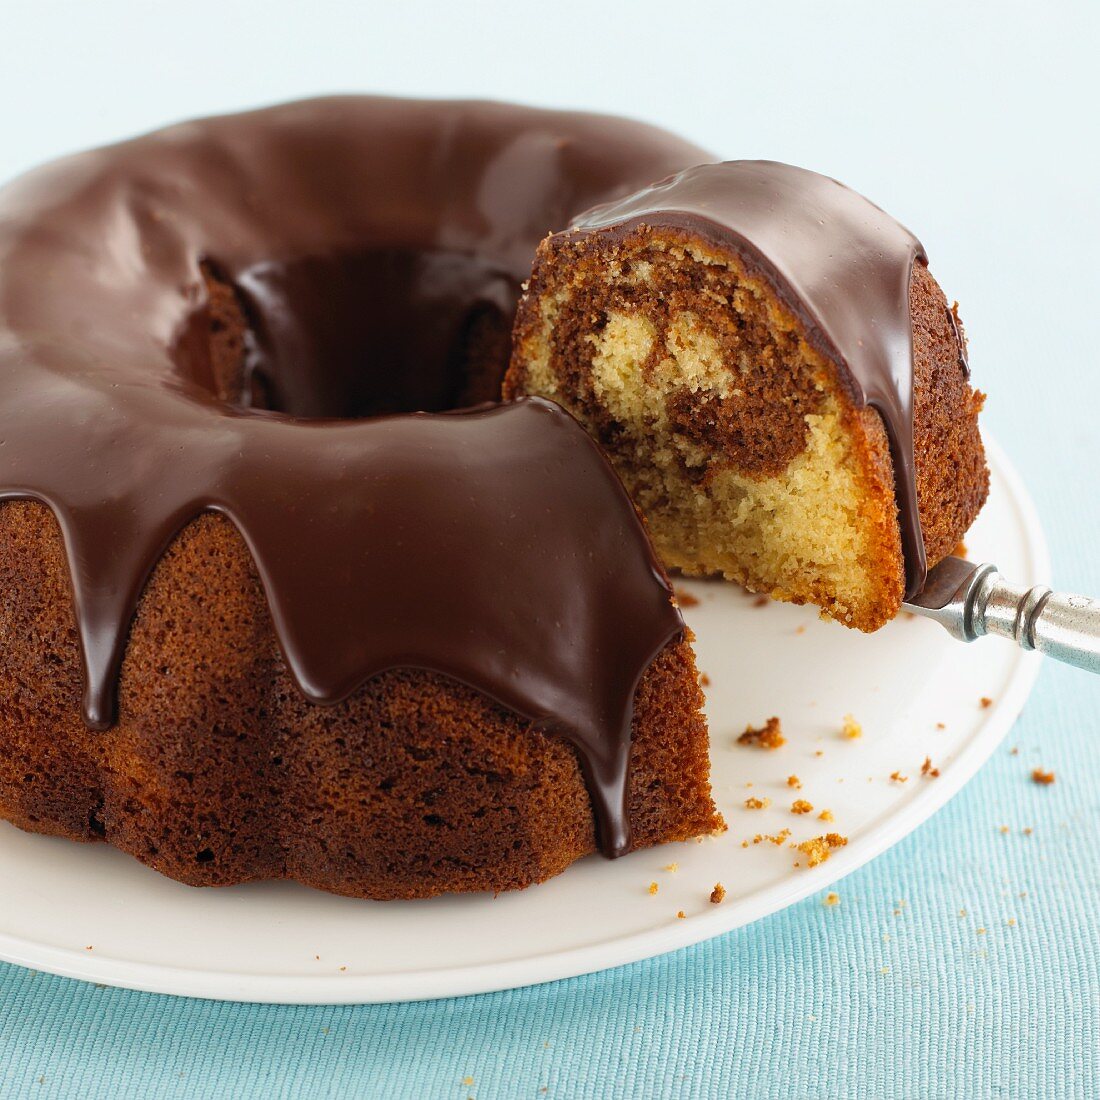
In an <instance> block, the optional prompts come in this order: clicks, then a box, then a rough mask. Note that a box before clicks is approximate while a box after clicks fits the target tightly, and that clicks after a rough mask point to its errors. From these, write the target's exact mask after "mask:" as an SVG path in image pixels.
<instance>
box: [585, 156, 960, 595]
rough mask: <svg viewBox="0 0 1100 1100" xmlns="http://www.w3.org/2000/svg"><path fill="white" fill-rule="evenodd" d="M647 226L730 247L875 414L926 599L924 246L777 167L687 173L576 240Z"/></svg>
mask: <svg viewBox="0 0 1100 1100" xmlns="http://www.w3.org/2000/svg"><path fill="white" fill-rule="evenodd" d="M640 224H647V225H650V226H653V227H662V226H671V227H678V228H682V229H685V230H687V231H688V232H690V233H695V234H698V235H699V236H701V237H703V238H705V239H707V240H709V241H710V242H711V243H713V244H715V245H717V246H718V247H719V248H727V249H730V250H732V251H733V252H734V253H735V254H736V255H737V256H738V257H739V258H740V259H741V261H742V262H743V263H744V265H745V266H746V268H747V269H749V270H750V271H751V272H753V273H756V274H757V275H759V276H760V277H763V278H764V279H765V280H766V281H767V282H768V283H769V284H770V285H771V286H773V287H774V289H775V291H776V292H777V294H778V295H779V297H780V299H781V300H782V302H783V303H784V305H785V306H786V307H787V308H788V309H789V310H790V311H791V313H793V314H794V315H795V316H796V317H797V318H798V319H799V320H800V321H801V322H802V325H803V328H804V330H805V333H806V338H807V340H808V341H809V342H810V343H811V344H812V345H815V346H816V347H817V348H818V350H819V351H821V352H822V354H824V355H825V356H827V357H828V358H829V359H831V360H833V361H834V362H836V363H837V364H838V365H839V366H840V368H841V379H842V381H843V382H845V383H847V385H848V387H849V389H850V392H851V395H852V397H853V398H854V399H855V400H857V401H859V402H860V403H862V404H867V405H870V406H872V407H873V408H875V409H877V410H878V412H879V414H880V415H881V416H882V419H883V422H884V424H885V426H886V431H887V435H888V436H889V439H890V448H891V452H892V455H893V460H894V477H895V483H896V488H897V499H898V512H899V519H900V523H901V534H902V546H903V550H904V555H905V565H906V591H907V594H910V595H911V594H913V593H915V592H917V591H919V590H920V588H921V587H922V586H923V584H924V578H925V576H926V574H927V559H926V556H925V550H924V539H923V537H922V535H921V525H920V512H919V510H918V506H917V480H916V462H915V456H914V454H913V339H912V326H911V321H910V314H909V278H910V275H911V273H912V269H913V264H914V263H915V262H916V261H918V260H920V261H925V260H926V257H925V253H924V248H923V246H922V245H921V243H920V241H918V240H917V238H916V237H914V236H913V234H912V233H910V232H909V231H908V230H907V229H906V228H905V227H904V226H902V225H900V224H899V223H898V222H896V221H895V220H894V219H893V218H891V217H890V215H889V214H886V213H884V212H883V211H882V210H880V209H879V208H878V207H877V206H875V205H874V204H873V203H872V202H869V201H868V200H867V199H865V198H863V196H862V195H859V194H857V193H856V192H855V191H852V190H850V189H849V188H847V187H845V186H844V185H843V184H840V183H838V182H837V181H836V180H834V179H830V178H829V177H828V176H821V175H818V174H817V173H816V172H808V171H806V170H805V169H803V168H795V167H792V166H791V165H789V164H778V163H776V162H774V161H749V160H744V161H727V162H725V163H722V164H702V165H699V166H697V167H692V168H688V169H686V170H685V171H682V172H680V173H679V174H678V175H675V176H673V177H671V178H669V179H665V180H663V181H661V182H660V183H655V184H653V185H651V186H649V187H646V188H645V189H643V190H641V191H639V192H638V193H636V194H634V195H631V196H629V197H628V198H626V199H625V200H622V201H613V202H610V203H608V204H605V205H602V206H600V207H597V208H595V209H593V210H589V211H587V212H586V213H584V214H583V215H581V216H580V217H579V218H577V219H576V220H575V221H574V222H573V223H572V226H571V231H573V232H589V233H591V232H611V233H623V232H627V231H629V230H630V229H631V228H633V227H635V226H637V225H640ZM960 347H961V341H960Z"/></svg>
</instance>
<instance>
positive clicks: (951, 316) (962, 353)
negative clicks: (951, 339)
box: [947, 302, 970, 378]
mask: <svg viewBox="0 0 1100 1100" xmlns="http://www.w3.org/2000/svg"><path fill="white" fill-rule="evenodd" d="M947 320H948V321H949V322H950V323H951V331H952V332H953V333H954V334H955V343H956V344H958V345H959V366H960V367H962V370H963V374H965V375H966V377H967V378H969V377H970V360H969V358H968V357H967V354H966V341H965V340H964V339H963V334H962V325H961V324H960V322H959V303H958V302H952V304H951V306H950V307H949V308H948V310H947Z"/></svg>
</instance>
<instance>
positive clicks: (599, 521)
mask: <svg viewBox="0 0 1100 1100" xmlns="http://www.w3.org/2000/svg"><path fill="white" fill-rule="evenodd" d="M703 159H706V154H705V153H704V152H703V151H702V150H699V149H697V148H695V147H694V146H691V145H689V144H687V143H686V142H682V141H680V140H679V139H677V138H674V137H672V136H670V135H668V134H665V133H663V132H661V131H658V130H654V129H652V128H650V127H647V126H643V125H641V124H637V123H632V122H626V121H623V120H619V119H607V118H603V117H600V116H595V115H575V114H563V113H556V112H544V111H536V110H529V109H523V108H517V107H508V106H504V105H497V104H478V103H457V102H452V103H442V102H441V103H430V102H417V101H403V100H384V99H374V98H367V97H348V98H338V99H330V100H318V101H311V102H304V103H296V104H290V105H287V106H283V107H278V108H273V109H269V110H265V111H258V112H253V113H249V114H244V115H238V116H229V117H223V118H215V119H209V120H205V121H200V122H193V123H188V124H185V125H182V126H176V127H173V128H171V129H168V130H164V131H161V132H158V133H155V134H151V135H148V136H146V137H143V138H140V139H137V140H135V141H131V142H127V143H124V144H122V145H118V146H114V147H112V148H108V149H103V150H97V151H93V152H89V153H84V154H81V155H78V156H75V157H71V158H68V159H66V160H63V161H59V162H57V163H55V164H52V165H48V166H46V167H44V168H42V169H39V170H38V171H36V172H33V173H31V174H30V175H28V176H25V177H23V178H22V179H20V180H17V181H16V182H14V183H12V184H10V185H9V186H8V187H6V188H5V189H4V190H3V191H2V192H0V497H7V498H12V497H25V498H33V499H36V500H39V501H42V502H44V503H45V504H47V505H48V506H49V507H50V508H51V509H52V510H53V512H54V514H55V515H56V517H57V519H58V522H59V524H60V528H61V532H62V535H63V538H64V541H65V547H66V552H67V557H68V561H69V567H70V573H71V577H72V586H73V593H74V605H75V610H76V618H77V628H78V633H79V637H80V641H81V647H82V654H83V661H84V671H85V693H84V703H83V707H84V717H85V720H86V722H87V723H88V724H89V725H90V726H93V727H96V728H105V727H107V726H109V725H110V724H111V723H112V722H113V721H114V719H115V712H116V702H115V696H116V691H117V680H118V676H119V669H120V663H121V659H122V653H123V650H124V647H125V639H126V635H127V631H128V628H129V624H130V622H131V620H132V618H133V615H134V612H135V609H136V607H137V603H138V600H139V598H140V595H141V592H142V589H143V587H144V584H145V581H146V579H147V577H148V575H149V573H150V571H151V570H152V568H153V567H154V565H155V564H156V562H157V560H158V559H159V557H160V555H161V554H162V553H163V551H164V549H165V548H166V546H167V545H168V544H169V543H170V542H171V540H172V539H173V538H174V537H175V535H176V534H177V533H178V532H179V530H180V529H181V527H183V526H184V525H185V524H186V523H187V522H188V521H189V520H190V519H192V518H193V517H194V516H195V515H196V514H198V513H199V512H201V511H203V510H214V511H217V512H221V513H223V514H224V515H226V516H228V517H229V518H230V519H231V520H232V522H233V523H234V524H235V525H236V526H237V528H238V529H239V530H240V532H241V534H242V536H243V537H244V539H245V542H246V543H247V545H248V547H249V550H250V551H251V553H252V555H253V558H254V559H255V562H256V565H257V568H258V570H259V573H260V576H261V579H262V581H263V584H264V588H265V591H266V593H267V598H268V601H269V604H270V608H271V613H272V618H273V622H274V626H275V630H276V632H277V635H278V638H279V642H280V645H281V646H282V649H283V652H284V654H285V656H286V660H287V663H288V665H289V668H290V670H291V672H292V674H293V676H294V678H295V680H296V681H297V683H298V685H299V687H300V688H301V690H302V691H303V693H304V694H305V695H306V696H307V697H309V698H310V699H312V700H314V701H316V702H318V703H333V702H336V701H338V700H340V699H342V698H345V697H346V696H347V695H349V694H350V693H351V692H353V691H354V690H355V689H356V688H357V687H358V686H359V685H360V684H362V683H363V682H364V681H365V680H367V679H368V678H369V677H371V676H373V675H376V674H377V673H379V672H380V671H382V670H384V669H387V668H391V667H398V666H404V667H415V668H424V669H430V670H434V671H436V672H440V673H443V674H445V675H449V676H452V677H454V678H456V679H458V680H461V681H463V682H465V683H467V684H469V685H471V686H473V687H475V688H477V689H478V690H481V691H483V692H485V693H486V694H488V695H490V696H491V697H493V698H495V699H496V700H498V701H499V702H500V703H501V704H503V705H504V706H506V707H508V708H510V709H512V710H513V711H515V712H516V713H518V714H519V715H521V716H522V717H524V718H526V719H529V720H530V721H532V722H533V723H536V724H537V725H539V726H540V727H544V728H546V729H549V730H553V731H556V732H558V733H560V734H561V735H562V736H563V737H566V738H568V739H569V740H570V741H571V742H572V743H573V744H574V745H575V746H576V748H577V751H578V754H579V756H580V759H581V762H582V766H583V768H584V770H585V774H586V777H587V780H588V782H589V787H590V791H591V795H592V800H593V805H594V808H595V810H596V814H597V819H598V825H599V833H600V840H601V846H602V848H603V850H604V851H605V852H606V853H607V854H610V855H616V854H619V853H621V852H623V851H625V850H626V849H627V848H628V847H629V844H630V835H629V826H628V821H627V816H626V810H625V804H624V798H625V791H626V775H627V762H628V755H629V744H630V728H631V709H632V702H633V696H634V691H635V687H636V686H637V683H638V680H639V677H640V676H641V674H642V673H643V671H644V670H645V668H646V667H647V666H648V665H649V663H650V662H651V661H652V659H653V658H654V656H656V654H657V653H658V652H660V650H661V649H662V648H663V647H664V646H665V645H666V644H667V643H668V642H669V641H671V640H672V639H674V638H675V637H677V636H678V635H679V634H680V633H681V632H682V630H683V622H682V620H681V618H680V615H679V612H678V611H677V610H676V608H675V606H674V605H673V603H672V599H671V590H670V589H669V586H668V583H667V580H666V579H665V577H664V575H663V573H662V571H661V569H660V567H659V565H658V564H657V563H656V561H655V560H654V558H653V555H652V551H651V549H650V547H649V544H648V540H647V539H646V537H645V534H644V531H643V529H642V527H641V524H640V522H639V521H638V519H637V517H636V515H635V512H634V510H633V507H632V505H631V504H630V501H629V499H628V498H627V496H626V494H625V492H624V491H623V489H622V487H621V486H620V485H619V483H618V481H617V480H616V478H615V476H614V474H613V473H612V471H611V469H610V467H609V466H608V464H607V462H606V460H605V459H604V458H603V456H602V455H601V454H600V452H599V450H598V449H597V448H596V446H595V444H593V443H592V442H591V441H590V440H589V439H588V437H587V435H586V434H585V433H584V432H583V430H582V429H581V428H580V427H579V426H578V425H577V424H576V423H575V422H574V421H573V420H572V419H571V418H570V417H569V416H568V415H567V414H565V413H564V412H562V411H561V410H560V409H558V408H557V407H556V406H553V405H551V404H549V403H546V402H542V401H539V400H537V399H536V400H528V401H522V402H517V403H515V404H513V405H510V406H502V407H495V408H483V409H476V410H471V411H466V412H457V413H443V414H440V415H425V414H423V413H415V414H413V415H404V416H390V417H382V418H376V419H370V420H351V419H347V418H350V417H360V416H365V415H371V414H374V413H377V412H378V411H386V412H395V411H396V412H410V413H411V412H412V410H416V409H432V410H434V409H446V408H447V407H448V405H449V404H450V403H452V402H453V400H454V393H455V391H456V386H455V380H454V378H453V377H452V365H453V364H452V360H453V358H454V353H455V344H456V340H458V339H459V337H460V336H461V334H462V333H463V332H465V331H466V329H467V327H468V325H469V323H470V322H471V319H473V318H475V317H477V316H483V315H486V314H488V315H490V316H494V315H495V316H497V317H498V319H500V320H502V321H503V323H504V324H507V323H509V322H510V319H511V313H512V310H513V308H514V304H515V301H516V298H517V295H518V291H519V283H520V281H521V280H522V279H523V278H524V277H525V276H526V275H527V273H528V272H529V270H530V263H531V257H532V255H533V253H534V249H535V245H536V243H537V241H538V240H539V238H540V237H542V236H543V235H544V234H545V233H546V232H547V231H549V230H551V229H553V228H555V227H557V226H561V225H564V224H565V223H566V222H567V221H568V218H569V216H570V215H571V214H572V213H574V212H575V211H577V210H581V209H584V208H585V207H587V206H590V205H591V204H592V203H595V202H601V201H605V200H608V199H610V198H612V197H615V196H618V195H623V194H626V193H628V192H630V191H632V190H634V189H636V188H637V187H639V186H641V185H643V184H644V183H646V182H647V181H649V180H652V179H655V178H658V177H661V176H664V175H667V174H668V173H669V172H672V171H677V170H679V169H681V168H683V167H685V166H686V165H688V164H691V163H696V162H698V161H700V160H703ZM204 271H213V272H215V273H216V274H217V276H218V277H219V278H221V279H223V280H225V281H226V282H228V283H229V284H231V285H232V286H233V287H234V288H235V290H236V292H237V293H238V294H239V296H240V300H241V303H242V305H243V307H244V310H245V313H246V315H247V317H248V319H249V321H250V325H249V333H248V338H247V347H246V352H247V355H246V369H247V371H248V373H250V374H251V376H252V377H251V379H246V384H245V385H243V386H241V387H239V392H238V393H237V394H236V395H235V396H234V397H233V399H232V400H231V401H225V400H220V399H219V398H218V397H217V396H216V392H217V387H216V386H214V385H213V384H212V380H211V361H210V355H209V353H208V351H204V349H203V348H202V347H201V344H202V339H201V335H202V333H203V331H204V326H203V324H202V323H198V324H196V318H198V319H199V320H200V321H201V319H202V318H203V317H204V315H205V314H206V313H207V312H208V309H207V291H206V283H205V280H204ZM494 311H495V314H494ZM209 327H210V326H209V325H207V328H209ZM254 394H258V395H259V397H260V400H259V402H258V403H260V404H263V405H267V406H269V408H267V409H254V408H249V407H248V406H249V405H250V403H253V399H252V396H251V395H254ZM311 418H342V419H311ZM122 706H123V707H125V699H123V700H122Z"/></svg>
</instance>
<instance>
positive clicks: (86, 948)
mask: <svg viewBox="0 0 1100 1100" xmlns="http://www.w3.org/2000/svg"><path fill="white" fill-rule="evenodd" d="M84 950H85V951H94V950H95V944H94V943H89V944H88V945H87V946H86V947H85V948H84Z"/></svg>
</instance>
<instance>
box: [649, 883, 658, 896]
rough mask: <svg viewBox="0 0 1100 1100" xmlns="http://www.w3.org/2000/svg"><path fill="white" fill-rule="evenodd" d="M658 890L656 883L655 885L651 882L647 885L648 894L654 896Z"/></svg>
mask: <svg viewBox="0 0 1100 1100" xmlns="http://www.w3.org/2000/svg"><path fill="white" fill-rule="evenodd" d="M659 889H660V887H659V886H658V885H657V883H655V882H651V883H650V884H649V892H650V893H651V894H655V893H657V891H658V890H659Z"/></svg>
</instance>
